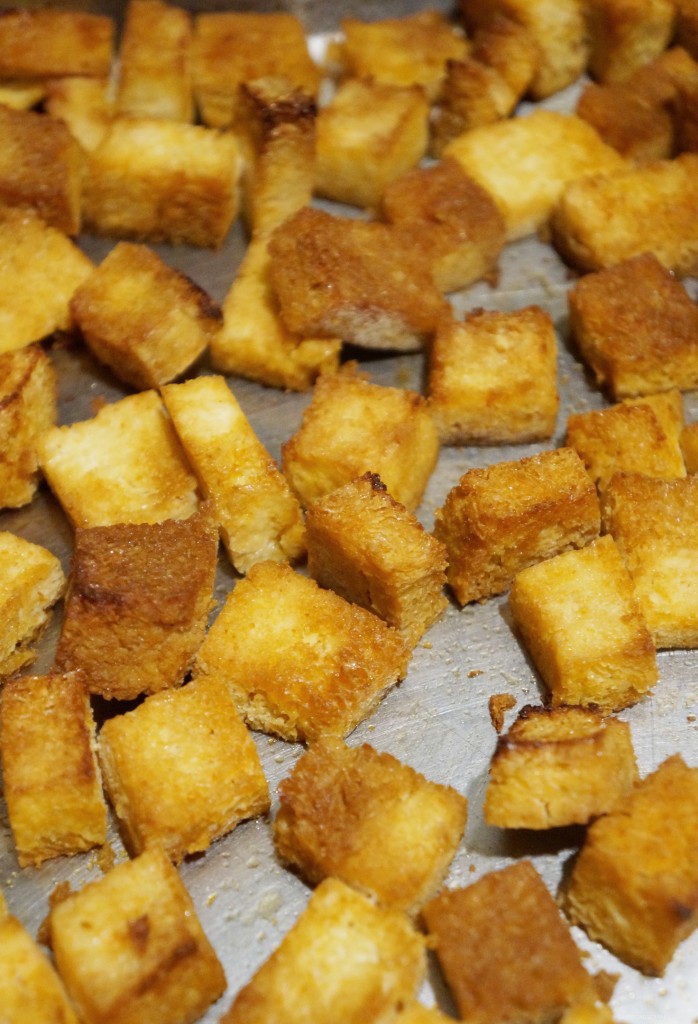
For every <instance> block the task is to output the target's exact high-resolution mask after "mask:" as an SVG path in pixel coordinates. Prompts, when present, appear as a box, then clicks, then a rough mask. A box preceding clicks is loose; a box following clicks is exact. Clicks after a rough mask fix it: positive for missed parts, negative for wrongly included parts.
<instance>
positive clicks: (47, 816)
mask: <svg viewBox="0 0 698 1024" xmlns="http://www.w3.org/2000/svg"><path fill="white" fill-rule="evenodd" d="M0 712H1V713H0V753H1V754H2V774H3V784H4V791H5V799H6V801H7V813H8V817H9V820H10V828H11V829H12V836H13V839H14V843H15V850H16V853H17V860H18V861H19V865H20V867H27V866H28V865H31V866H37V865H38V864H41V863H42V862H43V861H45V860H48V859H50V858H51V857H60V856H68V855H70V854H74V853H82V852H84V851H85V850H90V849H92V847H94V846H101V845H102V844H103V843H104V842H106V838H107V807H106V804H105V802H104V797H103V795H102V779H101V775H100V772H99V768H98V766H97V758H96V753H95V748H96V741H95V723H94V719H93V717H92V710H91V708H90V700H89V696H88V693H87V690H86V689H85V684H84V680H83V678H82V676H81V675H80V674H79V673H76V672H71V673H66V674H63V675H61V674H58V673H52V674H51V675H48V676H23V677H21V678H15V679H10V680H8V681H7V682H6V683H5V685H4V687H3V691H2V705H1V706H0Z"/></svg>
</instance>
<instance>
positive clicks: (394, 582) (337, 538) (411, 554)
mask: <svg viewBox="0 0 698 1024" xmlns="http://www.w3.org/2000/svg"><path fill="white" fill-rule="evenodd" d="M306 529H307V542H308V572H309V573H310V575H311V576H312V577H313V579H315V580H317V582H318V583H319V584H320V586H321V587H328V588H329V589H331V590H334V591H335V592H336V593H338V594H340V595H341V596H342V597H344V598H345V599H346V600H347V601H352V602H353V603H354V604H359V605H361V606H362V607H363V608H368V610H369V611H371V612H373V613H374V614H375V615H378V616H380V618H381V619H384V620H385V621H386V622H387V623H388V625H390V626H394V627H395V628H396V629H398V630H399V631H400V632H401V633H402V634H403V636H405V637H406V638H407V639H408V640H409V641H410V643H413V644H416V643H417V642H418V641H419V640H420V638H421V637H422V636H423V635H424V633H426V631H427V630H428V629H429V627H430V626H432V625H433V624H434V623H435V622H436V621H437V619H439V618H440V616H441V615H442V614H443V612H444V611H445V609H446V606H447V604H448V602H447V600H446V597H445V596H444V593H443V588H444V584H445V582H446V549H445V548H444V546H443V545H442V544H441V542H440V541H438V540H436V538H435V537H433V536H432V535H431V534H430V533H427V531H426V530H425V529H424V527H423V526H422V524H421V523H420V522H419V520H418V519H417V517H416V516H415V515H414V514H413V513H412V512H410V511H408V509H406V508H405V506H404V505H401V504H400V503H399V502H397V501H395V500H394V499H393V498H391V497H390V495H389V494H388V492H387V490H386V487H385V484H383V482H382V481H381V479H380V477H379V476H377V475H376V474H372V473H366V474H365V475H364V476H362V477H359V478H358V479H357V480H352V481H351V482H350V483H348V484H345V486H344V487H339V488H338V489H337V490H336V491H333V492H332V493H330V494H328V495H326V496H325V497H324V498H320V499H318V500H317V501H315V502H313V504H312V505H311V506H310V508H309V509H308V513H307V516H306Z"/></svg>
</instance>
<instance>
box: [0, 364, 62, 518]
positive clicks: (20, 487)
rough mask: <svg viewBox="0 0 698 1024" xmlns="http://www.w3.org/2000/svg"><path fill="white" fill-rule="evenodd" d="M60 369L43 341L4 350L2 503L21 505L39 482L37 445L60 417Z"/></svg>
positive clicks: (0, 370) (0, 380) (0, 383)
mask: <svg viewBox="0 0 698 1024" xmlns="http://www.w3.org/2000/svg"><path fill="white" fill-rule="evenodd" d="M56 404H57V394H56V373H55V370H54V368H53V363H52V362H51V358H50V356H49V355H48V354H47V353H46V352H45V351H44V349H43V348H41V346H40V345H27V346H26V347H24V348H21V349H15V351H14V352H4V353H3V354H2V355H0V451H2V460H0V505H1V506H2V507H3V508H19V507H21V506H22V505H27V504H29V502H30V501H31V500H32V498H33V497H34V494H35V493H36V489H37V487H38V485H39V473H38V469H39V463H38V459H37V454H36V445H37V441H38V438H39V436H40V435H41V434H42V433H43V431H44V430H48V428H49V427H52V426H53V425H54V424H55V422H56V415H57V412H56Z"/></svg>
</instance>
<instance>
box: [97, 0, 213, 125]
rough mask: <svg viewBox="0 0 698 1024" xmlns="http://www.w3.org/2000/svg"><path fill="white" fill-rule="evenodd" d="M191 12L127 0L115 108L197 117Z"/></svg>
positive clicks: (156, 0) (149, 0) (154, 0)
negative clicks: (193, 82) (192, 64)
mask: <svg viewBox="0 0 698 1024" xmlns="http://www.w3.org/2000/svg"><path fill="white" fill-rule="evenodd" d="M192 37H193V22H192V17H191V14H189V12H188V11H185V10H183V9H182V8H181V7H176V6H175V5H174V4H169V3H163V2H162V0H129V3H128V4H127V6H126V13H125V18H124V26H123V31H122V34H121V42H120V47H119V70H118V76H117V88H116V111H117V113H118V114H126V115H127V116H130V117H163V118H166V119H167V120H170V121H186V122H190V121H193V120H194V94H193V90H192V68H191V63H192V61H191V57H192V53H191V51H192Z"/></svg>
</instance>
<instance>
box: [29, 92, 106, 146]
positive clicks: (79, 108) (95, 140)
mask: <svg viewBox="0 0 698 1024" xmlns="http://www.w3.org/2000/svg"><path fill="white" fill-rule="evenodd" d="M111 84H112V83H111V81H110V80H109V79H106V78H82V77H80V76H72V77H66V78H51V79H49V81H48V82H47V83H46V99H45V101H44V109H45V110H46V113H47V114H50V115H51V117H54V118H57V119H59V120H61V121H64V122H65V123H66V125H67V126H68V129H69V131H70V133H71V135H72V136H73V137H74V138H76V139H77V141H78V142H79V143H80V145H81V146H82V148H83V149H84V150H85V152H86V153H91V152H92V150H94V149H96V148H97V146H98V145H99V144H100V142H101V141H102V139H103V138H104V136H105V134H106V132H107V128H108V127H109V124H110V123H111V119H112V117H113V115H114V102H113V97H112V88H111Z"/></svg>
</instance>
